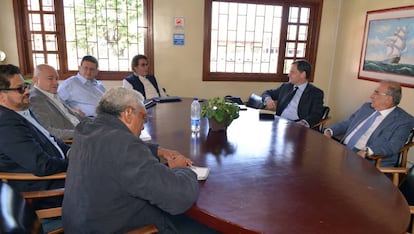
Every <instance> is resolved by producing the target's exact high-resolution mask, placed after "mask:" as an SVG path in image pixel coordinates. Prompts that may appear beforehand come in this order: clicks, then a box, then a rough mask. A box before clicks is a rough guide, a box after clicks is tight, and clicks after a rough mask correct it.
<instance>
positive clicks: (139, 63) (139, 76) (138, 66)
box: [122, 54, 167, 99]
mask: <svg viewBox="0 0 414 234" xmlns="http://www.w3.org/2000/svg"><path fill="white" fill-rule="evenodd" d="M131 67H132V71H133V73H132V74H131V75H129V76H127V77H126V78H125V79H123V80H122V86H123V87H125V88H131V89H132V88H133V89H135V90H136V91H138V92H140V93H141V94H142V96H144V98H145V99H151V98H154V97H165V96H167V95H166V94H165V92H164V90H163V89H161V88H160V87H158V83H157V80H156V79H155V76H152V75H148V59H147V57H146V56H145V55H142V54H139V55H135V56H134V58H132V62H131Z"/></svg>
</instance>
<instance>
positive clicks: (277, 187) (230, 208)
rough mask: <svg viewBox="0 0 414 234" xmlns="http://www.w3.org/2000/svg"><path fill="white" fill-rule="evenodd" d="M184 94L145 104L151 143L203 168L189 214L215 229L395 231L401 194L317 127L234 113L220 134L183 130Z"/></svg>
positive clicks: (186, 116) (400, 223)
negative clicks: (206, 172) (180, 98)
mask: <svg viewBox="0 0 414 234" xmlns="http://www.w3.org/2000/svg"><path fill="white" fill-rule="evenodd" d="M190 103H191V100H190V99H183V101H182V102H174V103H158V104H157V105H156V106H154V107H152V108H150V109H148V110H147V112H148V123H147V124H146V126H145V127H146V128H147V130H148V132H149V133H150V134H151V136H152V139H153V141H154V142H157V143H159V144H160V145H161V146H163V147H167V148H170V149H176V150H178V151H180V152H181V153H182V154H184V155H186V156H188V157H190V158H191V159H192V160H193V161H194V162H195V165H198V166H207V167H210V168H211V172H210V175H209V177H208V179H207V180H206V181H203V182H200V196H199V198H198V201H197V202H196V204H195V205H194V206H193V207H192V208H191V209H190V210H189V211H188V212H187V215H189V216H190V217H192V218H194V219H196V220H198V221H200V222H202V223H205V224H206V225H208V226H210V227H212V228H214V229H216V230H219V231H221V232H223V233H303V234H304V233H403V232H404V231H405V228H406V227H407V225H408V222H409V216H410V215H409V209H408V205H407V202H406V200H405V199H404V197H403V196H402V195H401V193H400V192H399V190H398V189H397V188H396V187H395V186H394V185H393V184H392V183H391V181H390V180H389V179H388V178H386V177H385V176H384V175H383V174H381V173H380V172H379V171H378V170H377V169H376V168H375V167H374V166H373V165H371V164H370V163H368V162H367V161H366V160H365V159H362V158H361V157H359V156H357V155H356V154H354V153H353V152H351V151H350V150H348V149H347V148H345V147H344V146H343V145H341V144H340V143H338V142H336V141H334V140H331V139H328V138H326V137H325V136H323V135H322V134H320V133H318V132H317V131H314V130H310V129H307V128H305V127H301V126H299V125H297V124H295V123H292V122H289V121H287V120H284V119H280V118H276V119H275V120H274V121H261V120H259V114H258V111H257V110H254V109H248V110H247V111H241V112H240V118H238V119H236V120H234V122H233V123H232V124H231V125H230V127H229V128H228V129H227V133H223V132H221V133H220V132H219V133H211V132H210V133H209V131H208V121H207V120H206V119H202V121H201V131H200V134H199V136H194V135H192V134H191V131H190Z"/></svg>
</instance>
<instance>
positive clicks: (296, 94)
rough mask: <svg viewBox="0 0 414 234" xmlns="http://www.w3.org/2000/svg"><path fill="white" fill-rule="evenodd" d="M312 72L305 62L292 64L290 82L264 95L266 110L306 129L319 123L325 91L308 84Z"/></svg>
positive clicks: (300, 61) (298, 61)
mask: <svg viewBox="0 0 414 234" xmlns="http://www.w3.org/2000/svg"><path fill="white" fill-rule="evenodd" d="M311 72H312V67H311V65H310V64H309V63H308V62H307V61H305V60H297V61H295V62H293V63H292V66H291V68H290V72H289V82H288V83H283V84H282V85H281V86H280V87H279V88H277V89H270V90H266V91H265V92H263V94H262V99H263V102H264V104H265V109H268V110H276V115H279V116H281V117H283V118H285V119H289V120H293V121H296V123H298V124H301V125H304V126H306V127H312V126H313V125H315V124H316V123H318V122H319V121H320V120H321V118H322V114H323V91H322V90H320V89H318V88H317V87H315V86H314V85H312V84H311V83H309V82H308V80H309V77H310V75H311Z"/></svg>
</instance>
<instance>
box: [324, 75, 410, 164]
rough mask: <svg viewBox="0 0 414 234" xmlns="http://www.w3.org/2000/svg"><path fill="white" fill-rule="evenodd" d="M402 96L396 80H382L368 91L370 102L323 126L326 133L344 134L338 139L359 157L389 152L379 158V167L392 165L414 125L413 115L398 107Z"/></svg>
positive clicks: (332, 134)
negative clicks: (369, 92) (380, 159)
mask: <svg viewBox="0 0 414 234" xmlns="http://www.w3.org/2000/svg"><path fill="white" fill-rule="evenodd" d="M401 96H402V94H401V85H400V84H399V83H397V82H394V81H382V82H381V83H380V84H379V86H378V87H377V88H376V89H375V90H374V92H373V93H372V94H371V96H370V98H371V102H367V103H365V104H363V105H362V106H361V107H360V108H359V109H358V110H357V111H356V112H355V113H353V114H352V115H351V116H350V117H349V118H347V119H345V120H343V121H341V122H339V123H337V124H334V125H333V126H331V127H330V128H328V129H326V130H325V135H326V136H328V137H331V136H337V135H344V136H343V138H342V140H341V142H342V143H343V144H345V145H346V146H347V147H348V148H350V149H352V150H353V151H354V152H356V153H358V155H360V156H361V157H366V156H368V155H389V156H387V157H385V158H383V159H382V162H381V166H383V167H388V166H391V167H393V166H395V165H396V164H397V160H398V154H396V152H398V150H399V149H400V148H401V147H402V146H403V145H404V143H405V141H406V140H407V137H408V135H409V133H410V130H411V129H412V128H414V118H413V116H411V115H410V114H408V113H407V112H405V111H404V110H403V109H401V108H400V107H398V106H397V105H398V104H399V103H400V101H401Z"/></svg>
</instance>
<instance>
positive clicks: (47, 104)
mask: <svg viewBox="0 0 414 234" xmlns="http://www.w3.org/2000/svg"><path fill="white" fill-rule="evenodd" d="M62 104H63V105H64V106H66V104H64V103H63V102H62ZM66 109H67V110H68V111H69V113H71V114H73V115H74V116H75V117H77V118H78V119H80V116H78V115H77V114H75V113H74V112H72V111H71V110H70V109H69V108H66ZM30 110H31V111H32V112H33V113H34V114H35V116H36V118H37V120H39V123H40V124H41V125H42V126H43V127H45V128H46V129H47V130H48V131H49V132H50V134H52V135H54V136H56V137H58V138H60V139H71V138H73V132H74V128H75V126H73V124H72V122H70V120H69V119H68V118H67V117H66V116H65V115H64V114H63V113H62V112H61V111H60V109H59V107H58V106H56V104H55V103H54V102H53V100H51V99H50V98H49V97H48V96H46V95H45V94H44V93H42V92H41V91H39V90H38V89H37V88H33V89H31V90H30Z"/></svg>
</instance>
